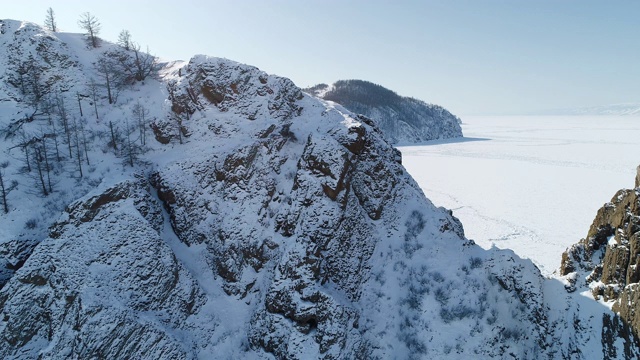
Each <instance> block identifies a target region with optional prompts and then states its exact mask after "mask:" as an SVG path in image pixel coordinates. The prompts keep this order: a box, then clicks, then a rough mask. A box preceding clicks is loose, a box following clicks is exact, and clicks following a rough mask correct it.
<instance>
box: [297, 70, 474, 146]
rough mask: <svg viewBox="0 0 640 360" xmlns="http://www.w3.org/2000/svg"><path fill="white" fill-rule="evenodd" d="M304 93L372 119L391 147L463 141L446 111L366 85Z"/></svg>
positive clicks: (352, 82) (454, 118)
mask: <svg viewBox="0 0 640 360" xmlns="http://www.w3.org/2000/svg"><path fill="white" fill-rule="evenodd" d="M305 91H307V92H308V93H310V94H312V95H314V96H317V97H320V98H322V99H325V100H329V101H334V102H337V103H338V104H341V105H342V106H344V107H346V108H347V109H349V110H351V111H353V112H355V113H359V114H363V115H365V116H367V117H369V118H371V119H372V120H373V121H374V122H375V123H376V125H377V126H378V127H379V128H380V130H382V132H383V133H384V135H385V136H386V138H387V139H388V140H389V141H391V142H392V143H394V144H402V145H408V144H415V143H421V142H425V141H429V140H438V139H449V138H456V137H462V130H461V128H460V119H459V118H458V117H457V116H455V115H453V114H451V113H450V112H449V111H447V110H446V109H445V108H443V107H441V106H438V105H433V104H427V103H425V102H423V101H420V100H418V99H414V98H410V97H403V96H399V95H398V94H396V93H395V92H393V91H391V90H389V89H386V88H384V87H382V86H380V85H376V84H373V83H370V82H368V81H362V80H340V81H337V82H336V83H334V84H333V85H326V84H320V85H316V86H314V87H311V88H308V89H305Z"/></svg>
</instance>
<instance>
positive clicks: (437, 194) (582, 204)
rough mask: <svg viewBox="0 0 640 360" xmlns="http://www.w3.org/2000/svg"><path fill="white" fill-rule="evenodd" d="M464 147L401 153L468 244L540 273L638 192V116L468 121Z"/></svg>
mask: <svg viewBox="0 0 640 360" xmlns="http://www.w3.org/2000/svg"><path fill="white" fill-rule="evenodd" d="M463 122H464V124H463V126H462V131H463V133H464V136H465V138H463V139H453V140H445V141H433V142H429V143H426V144H424V145H421V146H401V147H399V149H400V151H402V156H403V164H404V165H405V167H406V168H407V170H408V171H409V173H410V174H411V175H412V176H413V177H414V178H415V179H416V181H417V182H418V184H419V185H420V187H421V188H422V190H423V191H424V193H425V194H426V196H427V197H428V198H429V199H431V201H432V202H433V203H434V204H436V205H439V206H444V207H447V208H449V209H452V210H453V213H454V215H455V216H457V217H458V218H459V219H460V220H461V221H462V223H463V224H464V228H465V233H466V235H467V237H468V238H470V239H473V240H475V241H476V243H478V244H479V245H480V246H482V247H485V248H489V247H491V246H494V245H495V246H497V247H499V248H509V249H512V250H514V251H515V252H516V253H517V254H518V255H520V256H522V257H526V258H529V259H531V260H532V261H533V262H534V263H536V264H537V265H538V266H539V267H540V269H541V270H542V272H543V274H547V275H549V274H551V273H553V272H554V271H555V270H556V269H557V268H558V267H559V266H560V259H561V255H562V252H563V251H564V250H565V249H566V248H567V247H568V246H569V245H571V244H574V243H576V242H577V241H578V240H580V239H581V238H583V237H585V236H586V234H587V231H588V230H589V226H590V225H591V222H592V221H593V219H594V217H595V215H596V212H597V210H598V209H599V208H600V207H601V206H602V205H603V204H604V203H606V202H608V201H609V200H610V199H611V198H612V197H613V195H614V194H615V193H616V191H618V190H619V189H622V188H632V187H633V185H634V178H635V174H636V166H637V165H639V164H640V117H608V116H594V117H587V116H563V117H553V116H542V117H540V116H522V117H512V116H511V117H507V116H501V117H465V118H463Z"/></svg>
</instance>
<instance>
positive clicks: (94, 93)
mask: <svg viewBox="0 0 640 360" xmlns="http://www.w3.org/2000/svg"><path fill="white" fill-rule="evenodd" d="M89 97H90V98H91V101H93V110H95V113H96V120H100V117H98V84H96V81H95V80H94V79H93V78H91V80H89Z"/></svg>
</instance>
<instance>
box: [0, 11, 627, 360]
mask: <svg viewBox="0 0 640 360" xmlns="http://www.w3.org/2000/svg"><path fill="white" fill-rule="evenodd" d="M7 24H8V25H7ZM5 25H7V26H6V27H5ZM25 26H35V25H33V24H26V25H25V24H24V23H20V22H13V21H7V22H3V29H4V30H3V31H4V33H3V34H2V35H0V44H6V42H4V40H5V39H6V38H2V36H10V37H12V36H18V35H16V30H17V29H21V28H23V27H25ZM35 33H36V35H28V36H27V35H25V36H27V37H26V38H25V39H23V40H22V41H25V42H29V38H30V36H38V34H44V35H46V36H52V37H53V38H55V39H57V40H55V41H58V42H60V44H61V49H65V50H64V51H69V54H70V58H71V59H75V60H77V62H73V64H74V65H69V66H67V67H65V68H64V69H55V68H51V69H49V70H46V71H58V70H59V71H61V72H64V73H68V75H69V79H70V83H69V84H68V85H69V86H70V89H72V90H69V91H71V93H72V94H73V91H75V90H78V91H79V90H80V89H81V88H82V86H84V84H83V83H82V82H83V81H86V79H88V78H90V77H91V76H92V75H94V73H93V72H94V70H92V69H91V68H90V67H89V66H87V65H88V64H91V60H92V59H95V56H96V55H95V54H94V51H98V50H88V49H86V48H84V47H80V46H67V45H62V44H68V43H69V42H73V41H76V40H79V39H80V38H78V37H74V36H72V34H60V35H54V34H51V33H48V32H46V31H44V30H42V29H40V30H39V31H35ZM23 34H24V33H23ZM44 35H43V36H44ZM20 36H22V35H20ZM58 37H60V38H58ZM61 38H63V39H65V40H64V41H63V40H61ZM74 39H75V40H74ZM19 42H20V41H19V40H16V42H15V43H19ZM76 45H77V44H76ZM105 46H107V45H105ZM73 49H75V50H73ZM0 50H2V49H0ZM0 54H3V52H2V51H0ZM2 59H4V58H2ZM2 59H0V60H2ZM5 60H6V59H5ZM3 61H4V60H3ZM0 66H2V68H8V67H10V66H8V65H7V64H6V63H0ZM50 75H52V74H47V76H50ZM72 75H73V76H72ZM3 79H4V82H2V84H1V86H0V88H6V89H5V90H3V92H4V93H12V92H16V93H18V92H19V90H17V89H16V88H15V86H14V85H12V84H11V83H10V82H8V81H6V78H3ZM134 94H135V96H140V94H142V95H143V96H145V97H144V103H145V104H147V105H148V106H149V107H150V112H151V114H150V117H152V118H153V122H151V124H150V127H152V128H153V131H154V132H155V136H156V139H157V140H158V141H152V142H151V143H150V144H149V145H148V147H146V148H144V149H143V150H144V152H142V151H141V153H140V154H137V155H138V156H139V157H140V159H141V160H140V161H139V162H138V163H137V165H136V166H134V167H130V166H129V165H121V164H120V165H119V164H118V162H117V161H116V160H117V158H115V157H109V154H110V151H113V150H112V149H113V147H112V146H111V145H110V144H109V143H108V142H107V140H105V139H102V138H100V137H99V136H95V137H94V140H93V141H95V143H93V145H94V147H93V148H92V149H93V150H91V151H93V153H91V154H92V155H93V154H95V153H100V155H101V156H100V157H99V159H101V160H99V161H102V162H98V163H97V164H96V161H94V162H93V163H92V164H93V166H95V168H94V170H93V171H87V175H86V176H85V177H82V178H79V177H76V178H72V179H71V180H65V178H63V177H62V176H60V177H58V178H57V180H58V181H59V183H61V184H60V185H58V186H60V187H61V186H62V185H64V182H65V181H66V182H68V183H70V185H69V188H72V189H73V191H69V192H66V193H65V195H64V196H63V195H62V194H59V193H62V191H59V193H58V192H56V191H54V192H53V193H52V194H50V195H49V197H48V198H45V197H38V196H27V195H29V193H27V192H24V193H23V194H24V196H25V197H24V199H25V200H24V201H25V202H26V201H29V202H31V203H32V204H33V206H32V207H33V208H34V209H37V208H39V207H47V206H48V207H51V208H53V209H54V210H55V209H57V208H58V207H52V206H51V205H48V204H50V203H51V202H53V201H54V200H55V201H58V202H64V201H65V199H68V198H69V197H74V198H73V201H69V202H64V204H63V205H64V210H63V211H61V212H60V213H57V214H56V215H57V216H56V217H55V219H56V220H55V222H54V223H51V222H47V219H49V218H47V217H44V216H42V217H39V218H38V219H39V221H40V222H41V224H40V223H36V224H34V228H36V230H37V229H41V230H40V231H42V229H46V231H47V233H46V234H45V235H41V237H39V238H38V237H37V235H38V234H40V232H39V231H35V230H34V231H33V232H31V233H27V232H25V231H24V228H22V227H11V226H8V225H9V224H10V222H9V221H7V219H12V222H14V220H16V221H15V222H17V220H19V219H20V218H19V217H18V216H20V215H21V214H24V213H21V212H20V210H19V209H12V211H11V212H10V213H9V214H4V215H2V216H3V217H2V218H1V219H2V221H3V225H5V224H6V225H7V226H6V227H3V228H2V229H0V231H3V232H4V233H5V234H6V235H7V236H3V237H2V243H1V244H0V245H1V246H2V247H0V250H1V252H0V255H2V256H3V258H4V262H5V264H6V266H5V267H7V268H8V269H9V270H10V271H5V272H2V276H3V277H4V281H5V282H4V283H3V284H2V289H0V312H1V314H0V357H2V358H6V359H12V358H17V359H32V358H39V357H40V358H51V359H66V358H108V359H131V358H157V359H196V358H244V359H252V358H253V359H273V358H276V359H385V358H390V357H397V358H406V359H427V358H469V357H480V358H499V359H502V358H518V359H540V358H554V359H555V358H564V359H574V358H579V359H581V358H589V357H590V356H592V355H593V354H594V353H596V354H600V353H602V354H603V356H605V357H607V356H608V357H611V356H615V354H619V353H623V352H625V351H627V352H629V353H633V352H634V351H636V352H637V348H636V345H635V343H634V342H633V341H631V340H632V339H631V337H627V338H621V339H622V341H620V339H619V338H617V337H618V336H620V334H621V332H620V331H618V327H619V326H618V324H617V323H616V322H615V321H616V320H615V318H614V320H613V321H611V322H607V323H604V324H603V322H602V320H601V319H602V318H603V317H602V314H604V313H606V312H608V311H609V310H608V309H601V308H589V306H588V305H585V304H584V303H580V299H579V298H578V297H574V296H573V295H572V294H564V295H558V292H557V291H556V290H557V286H556V285H557V284H556V283H557V281H551V280H547V279H544V278H543V277H542V276H541V274H540V272H539V271H538V269H537V268H536V267H535V266H534V265H533V264H532V263H531V262H530V261H525V260H522V259H520V258H518V257H517V256H516V255H515V254H514V253H513V252H511V251H506V250H498V249H491V250H483V249H481V248H480V247H478V246H476V245H475V244H474V243H473V241H470V240H467V239H465V237H464V232H463V228H462V225H461V224H460V222H459V221H458V220H457V219H456V218H455V217H454V216H453V214H452V213H451V212H450V211H448V210H446V209H444V208H437V207H435V206H434V205H433V204H432V203H431V202H430V201H429V200H428V199H426V198H425V197H424V194H423V193H422V191H421V190H420V188H419V187H418V186H417V184H416V183H415V182H414V181H413V179H411V177H410V176H409V175H408V174H407V173H406V171H405V169H404V168H403V167H402V164H401V163H402V161H401V155H400V153H399V152H398V151H397V150H396V149H394V148H393V147H392V146H391V145H390V144H389V143H388V142H387V141H386V140H385V138H384V136H383V134H382V132H381V131H380V130H379V129H378V127H377V126H376V124H375V123H374V122H373V121H372V120H370V119H369V118H367V117H365V116H361V115H355V114H354V113H352V112H349V111H347V110H345V109H344V108H343V107H341V106H335V105H334V104H332V103H328V102H324V101H321V100H318V99H317V98H314V97H312V96H309V95H308V94H305V93H303V92H302V91H301V90H300V89H299V88H297V87H296V86H295V85H294V84H293V83H292V82H291V81H290V80H288V79H285V78H281V77H276V76H271V75H268V74H266V73H264V72H262V71H260V70H259V69H257V68H255V67H252V66H248V65H243V64H238V63H235V62H233V61H229V60H225V59H219V58H211V57H207V56H201V55H200V56H196V57H194V58H192V59H191V61H190V62H189V63H188V64H184V63H169V64H165V65H164V67H163V68H162V69H160V71H159V78H158V79H157V80H149V81H147V82H146V84H137V83H136V84H133V85H131V88H129V89H125V90H123V93H122V94H121V95H120V100H119V103H118V104H116V105H113V104H105V102H104V99H103V100H102V102H101V106H102V116H103V117H102V118H101V119H100V120H99V121H98V119H96V120H95V121H92V122H87V127H88V128H90V129H92V130H93V131H95V132H96V134H101V133H105V132H106V131H107V130H109V129H110V128H111V126H107V124H110V123H115V124H116V125H120V126H122V125H123V124H124V123H125V121H126V119H127V114H129V113H128V112H125V111H124V110H128V109H129V107H131V106H132V104H134V103H135V100H134V98H133V97H134ZM4 106H5V108H8V109H10V112H7V113H10V114H11V116H7V117H2V118H0V121H2V122H1V123H0V126H2V127H3V129H6V127H7V126H10V125H12V124H15V121H16V117H15V116H14V114H18V117H17V119H22V118H23V117H22V115H23V114H24V110H25V109H28V108H29V106H28V105H25V103H24V101H23V99H21V98H19V97H17V98H14V99H8V100H7V101H6V102H5V104H4ZM78 110H79V109H78ZM76 111H77V110H75V109H69V112H73V114H74V115H75V116H78V117H80V114H79V113H78V112H76ZM52 116H58V115H57V114H55V113H54V114H52ZM104 119H108V121H107V120H104ZM48 121H49V119H48V118H46V117H39V116H34V117H33V119H32V120H30V121H24V122H23V123H22V124H21V125H20V126H22V127H24V128H25V129H27V130H29V129H34V128H35V129H37V128H38V127H39V126H42V125H43V124H46V123H47V122H48ZM90 139H91V138H90ZM100 141H103V142H104V143H102V144H101V143H100ZM63 144H64V143H63ZM78 144H79V143H76V145H78ZM0 145H2V146H8V145H5V144H4V143H2V144H0ZM96 145H100V146H96ZM3 149H5V150H8V149H6V148H3ZM85 155H86V156H91V155H88V153H87V154H85ZM96 158H97V157H94V159H96ZM60 163H61V164H62V165H57V166H59V169H61V170H60V171H63V170H65V168H64V166H67V167H71V165H69V163H64V162H62V161H61V162H60ZM71 164H73V163H71ZM54 176H55V174H54ZM20 180H21V181H27V180H28V179H26V180H25V179H20ZM89 187H90V188H91V189H90V191H89V192H88V193H86V194H85V193H84V192H83V191H82V190H84V189H87V188H89ZM28 211H32V210H31V209H29V210H28ZM22 216H24V215H22ZM52 217H53V215H52ZM23 233H26V234H27V235H28V236H27V235H24V236H23V235H22V234H23ZM33 238H36V239H37V240H32V239H33ZM5 239H6V241H5ZM594 314H595V315H596V316H594ZM594 319H595V320H594ZM610 329H613V330H610ZM604 339H606V340H604ZM612 354H613V355H612Z"/></svg>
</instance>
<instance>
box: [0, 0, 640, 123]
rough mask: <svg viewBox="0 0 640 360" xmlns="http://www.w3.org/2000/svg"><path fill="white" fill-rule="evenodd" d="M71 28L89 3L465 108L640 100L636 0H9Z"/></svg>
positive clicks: (276, 68) (318, 74) (280, 64)
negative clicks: (51, 15)
mask: <svg viewBox="0 0 640 360" xmlns="http://www.w3.org/2000/svg"><path fill="white" fill-rule="evenodd" d="M3 2H4V3H5V4H3V5H2V10H1V13H0V17H1V18H10V19H16V20H28V21H33V22H37V23H42V22H43V21H44V18H45V12H46V9H47V8H48V7H52V8H53V10H54V11H55V13H56V16H57V20H58V25H59V27H60V28H62V29H63V30H64V31H70V32H80V29H79V27H78V25H77V20H78V17H79V15H80V14H81V13H83V12H85V11H88V12H91V13H92V14H93V15H95V16H96V17H98V18H99V19H100V21H101V23H102V33H101V37H103V38H104V39H106V40H111V41H115V40H116V38H117V35H118V33H119V31H120V30H122V29H128V30H129V31H130V32H131V33H132V35H133V38H134V40H135V41H137V42H139V43H140V44H141V45H142V46H143V47H145V46H147V45H148V46H149V49H150V50H151V52H152V53H154V54H155V55H158V56H160V57H162V58H165V59H183V60H188V59H189V58H190V57H191V56H192V55H194V54H197V53H204V54H207V55H213V56H220V57H226V58H229V59H233V60H237V61H240V62H244V63H248V64H251V65H255V66H257V67H259V68H261V69H263V70H265V71H267V72H269V73H275V74H278V75H282V76H286V77H289V78H291V79H292V80H293V81H294V82H295V83H296V84H297V85H299V86H301V87H306V86H310V85H314V84H317V83H321V82H324V83H331V82H334V81H336V80H340V79H363V80H369V81H372V82H375V83H378V84H381V85H383V86H386V87H388V88H390V89H392V90H394V91H396V92H398V93H399V94H401V95H406V96H413V97H416V98H419V99H422V100H425V101H427V102H431V103H436V104H440V105H443V106H445V107H446V108H448V109H449V110H451V111H452V112H453V113H455V114H461V115H465V114H504V113H509V114H513V113H528V112H532V111H537V110H544V109H552V108H564V107H581V106H591V105H606V104H613V103H624V102H640V41H639V39H640V20H639V16H640V1H636V0H618V1H603V0H526V1H525V0H522V1H521V0H440V1H435V0H415V1H402V0H397V1H381V0H341V1H337V0H208V1H206V0H203V1H197V0H182V1H175V0H172V1H164V0H155V1H151V0H129V1H123V0H110V1H106V0H105V1H90V0H84V1H80V0H59V1H53V0H49V1H46V0H25V1H20V2H18V1H11V2H9V1H7V0H3Z"/></svg>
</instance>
